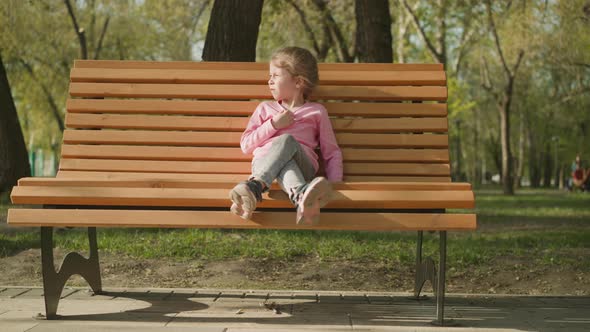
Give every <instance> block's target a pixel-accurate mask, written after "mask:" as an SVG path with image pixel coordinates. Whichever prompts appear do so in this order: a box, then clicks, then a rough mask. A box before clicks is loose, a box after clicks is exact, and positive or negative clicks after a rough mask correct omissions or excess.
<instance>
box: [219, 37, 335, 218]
mask: <svg viewBox="0 0 590 332" xmlns="http://www.w3.org/2000/svg"><path fill="white" fill-rule="evenodd" d="M318 80H319V77H318V66H317V61H316V59H315V57H314V56H313V55H312V54H311V53H310V52H309V51H308V50H306V49H303V48H299V47H285V48H282V49H280V50H278V51H276V52H275V53H273V55H272V57H271V61H270V77H269V80H268V86H269V88H270V91H271V93H272V96H273V98H274V100H273V101H264V102H262V103H260V104H259V105H258V106H257V107H256V110H255V111H254V114H252V117H251V118H250V121H249V122H248V126H247V128H246V130H245V131H244V133H243V134H242V137H241V140H240V146H241V148H242V152H244V153H245V154H253V159H252V174H251V176H250V177H249V178H248V180H247V181H243V182H240V183H238V184H237V185H236V186H235V187H234V188H233V189H232V190H231V192H230V194H229V196H230V199H231V200H232V202H233V204H232V206H231V209H230V210H231V212H233V213H235V214H237V215H239V216H240V217H242V218H244V219H250V218H251V216H252V212H253V211H254V210H255V209H256V204H257V202H260V201H262V193H264V192H267V191H268V190H269V189H270V185H271V183H272V182H273V180H274V179H275V178H276V179H277V182H278V183H279V185H280V187H281V189H282V190H283V191H285V192H286V193H287V194H288V195H289V199H290V200H291V202H292V203H293V205H294V206H296V207H297V217H296V218H297V219H296V223H297V224H308V225H313V224H317V223H318V222H319V216H320V208H321V207H323V206H324V205H326V204H327V203H328V201H329V198H330V193H331V190H332V187H331V184H330V182H328V180H329V181H331V182H339V181H342V152H341V151H340V148H339V147H338V143H337V142H336V137H335V135H334V131H333V130H332V124H331V122H330V119H329V118H328V112H327V111H326V109H325V108H324V106H323V105H321V104H319V103H315V102H310V101H308V98H309V97H310V94H311V92H312V90H313V88H314V87H315V86H316V84H317V82H318ZM318 144H319V146H320V150H321V153H322V157H323V159H324V164H325V169H326V176H327V179H326V178H324V177H315V175H316V173H317V171H318V168H319V166H318V156H317V154H316V153H315V152H314V149H315V148H316V147H317V146H318Z"/></svg>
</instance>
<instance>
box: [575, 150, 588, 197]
mask: <svg viewBox="0 0 590 332" xmlns="http://www.w3.org/2000/svg"><path fill="white" fill-rule="evenodd" d="M576 188H580V189H582V191H587V190H590V168H587V169H586V168H584V167H582V160H581V158H580V155H579V154H578V155H577V156H576V160H575V161H574V162H573V164H572V189H576Z"/></svg>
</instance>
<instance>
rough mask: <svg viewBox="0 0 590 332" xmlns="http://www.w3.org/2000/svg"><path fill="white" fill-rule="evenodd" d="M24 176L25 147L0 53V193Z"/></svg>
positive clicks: (26, 168) (26, 169) (26, 163)
mask: <svg viewBox="0 0 590 332" xmlns="http://www.w3.org/2000/svg"><path fill="white" fill-rule="evenodd" d="M26 176H31V167H30V165H29V158H28V154H27V148H26V146H25V140H24V138H23V133H22V131H21V127H20V122H19V121H18V115H17V113H16V107H15V106H14V100H13V99H12V93H11V92H10V84H9V83H8V77H7V76H6V70H5V69H4V63H3V61H2V55H1V54H0V193H2V192H5V191H9V190H11V188H12V187H13V186H14V185H15V184H16V182H17V180H18V179H20V178H22V177H26Z"/></svg>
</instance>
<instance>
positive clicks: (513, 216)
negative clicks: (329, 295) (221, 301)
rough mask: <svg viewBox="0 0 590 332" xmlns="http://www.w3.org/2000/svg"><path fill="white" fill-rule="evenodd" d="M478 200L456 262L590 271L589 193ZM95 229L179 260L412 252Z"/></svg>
mask: <svg viewBox="0 0 590 332" xmlns="http://www.w3.org/2000/svg"><path fill="white" fill-rule="evenodd" d="M476 200H477V202H476V205H477V209H476V211H477V214H478V225H479V226H480V227H479V228H480V229H483V231H482V230H478V231H476V232H451V233H450V234H449V242H448V255H449V260H450V261H452V262H453V265H454V266H457V267H462V266H480V265H485V264H488V262H489V261H490V260H494V259H496V258H502V257H505V256H514V257H527V258H529V259H533V260H535V261H537V262H538V263H539V264H552V265H575V266H576V267H578V268H581V269H583V270H585V271H590V258H588V257H589V256H590V255H588V253H589V250H590V194H583V193H582V194H567V193H562V192H557V191H552V190H522V191H520V192H519V194H517V195H516V196H512V197H508V196H503V195H500V194H499V191H497V190H482V191H478V192H476ZM456 212H457V211H456ZM459 212H461V211H459ZM38 233H39V232H38V230H36V229H35V230H30V231H24V232H4V233H0V257H4V256H8V255H14V254H15V253H17V252H19V251H21V250H24V249H28V248H38V247H39V234H38ZM98 234H99V239H98V240H99V247H100V248H101V250H104V251H109V252H113V253H121V254H126V255H131V256H134V257H140V258H166V259H175V260H181V261H182V260H191V259H201V260H224V259H236V258H242V257H247V258H257V259H261V258H267V259H286V260H289V259H294V258H296V257H300V256H316V257H319V258H320V259H323V260H355V261H363V260H373V261H384V262H393V263H405V264H408V263H411V262H412V261H413V260H414V252H415V233H414V232H402V233H398V232H396V233H386V232H341V231H338V232H336V231H303V230H302V231H280V230H208V229H99V233H98ZM54 239H55V243H56V246H57V247H60V248H63V249H66V250H77V251H84V250H86V248H87V243H88V242H87V237H86V233H85V232H84V231H83V230H80V229H73V230H63V231H58V232H56V234H55V237H54ZM424 246H425V247H424V251H425V254H426V255H429V254H430V255H434V256H436V253H437V252H438V237H437V234H428V233H426V234H425V243H424ZM572 252H581V253H585V255H583V256H585V257H586V258H582V259H581V260H580V258H579V257H578V258H577V259H571V258H570V257H571V253H572Z"/></svg>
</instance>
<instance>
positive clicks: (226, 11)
mask: <svg viewBox="0 0 590 332" xmlns="http://www.w3.org/2000/svg"><path fill="white" fill-rule="evenodd" d="M262 3H263V0H248V1H242V0H215V3H214V4H213V9H212V10H211V18H210V19H209V27H208V28H207V38H206V39H205V46H204V49H203V57H202V58H203V61H242V62H254V61H256V41H257V40H258V29H259V27H260V18H261V15H262Z"/></svg>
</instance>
